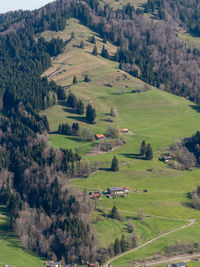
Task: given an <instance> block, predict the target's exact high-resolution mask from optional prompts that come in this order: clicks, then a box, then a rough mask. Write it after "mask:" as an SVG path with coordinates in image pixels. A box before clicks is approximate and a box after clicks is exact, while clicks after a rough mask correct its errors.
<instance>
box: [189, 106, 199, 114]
mask: <svg viewBox="0 0 200 267" xmlns="http://www.w3.org/2000/svg"><path fill="white" fill-rule="evenodd" d="M189 107H190V108H191V109H194V110H195V111H196V112H198V113H200V105H189Z"/></svg>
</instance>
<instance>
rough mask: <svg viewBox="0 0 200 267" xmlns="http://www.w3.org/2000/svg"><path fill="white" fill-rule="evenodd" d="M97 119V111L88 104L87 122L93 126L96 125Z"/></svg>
mask: <svg viewBox="0 0 200 267" xmlns="http://www.w3.org/2000/svg"><path fill="white" fill-rule="evenodd" d="M95 119H96V110H95V108H93V107H92V106H91V105H90V104H88V105H87V108H86V120H87V121H88V122H89V123H91V124H93V123H95Z"/></svg>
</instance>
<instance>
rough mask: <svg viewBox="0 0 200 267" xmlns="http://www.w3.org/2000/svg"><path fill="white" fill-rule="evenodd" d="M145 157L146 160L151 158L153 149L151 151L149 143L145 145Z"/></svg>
mask: <svg viewBox="0 0 200 267" xmlns="http://www.w3.org/2000/svg"><path fill="white" fill-rule="evenodd" d="M146 159H147V160H151V159H153V151H152V148H151V145H150V144H148V145H147V151H146Z"/></svg>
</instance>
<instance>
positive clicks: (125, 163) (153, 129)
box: [43, 19, 200, 266]
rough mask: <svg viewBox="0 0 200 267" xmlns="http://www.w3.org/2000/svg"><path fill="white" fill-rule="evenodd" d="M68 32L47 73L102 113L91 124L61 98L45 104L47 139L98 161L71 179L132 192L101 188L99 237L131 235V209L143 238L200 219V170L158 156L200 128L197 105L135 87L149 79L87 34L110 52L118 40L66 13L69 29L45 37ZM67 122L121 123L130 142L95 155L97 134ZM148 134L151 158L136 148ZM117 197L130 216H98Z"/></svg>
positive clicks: (101, 126) (195, 229) (189, 233)
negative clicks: (199, 193)
mask: <svg viewBox="0 0 200 267" xmlns="http://www.w3.org/2000/svg"><path fill="white" fill-rule="evenodd" d="M71 32H74V35H75V38H74V39H72V40H71V41H70V42H69V43H68V44H67V45H66V47H65V51H64V54H62V55H59V56H58V57H56V58H54V59H53V64H52V67H51V68H50V69H48V70H47V71H46V73H45V75H47V76H48V78H49V79H53V80H55V81H56V82H57V83H58V84H60V85H62V86H65V88H66V92H67V93H68V92H69V91H71V92H72V93H74V94H75V95H76V96H77V97H78V98H80V99H81V100H83V102H84V104H85V105H87V104H88V103H91V104H92V105H93V106H94V107H95V108H96V111H97V121H96V124H94V125H90V124H88V123H87V122H86V120H85V115H77V114H75V113H74V111H73V110H72V109H71V108H68V107H67V106H66V105H64V103H59V104H57V105H55V106H53V107H50V108H49V109H47V110H46V111H45V112H44V113H45V114H46V115H47V117H48V120H49V123H50V134H49V141H50V143H51V144H52V145H53V146H54V147H58V148H71V149H73V150H74V151H76V152H78V153H79V154H81V156H85V157H87V159H88V160H89V161H99V162H100V167H101V169H100V171H99V172H97V173H95V174H93V175H91V177H89V178H80V179H74V180H71V181H70V184H71V186H75V187H77V188H78V189H88V190H102V191H103V190H107V188H108V187H116V186H130V187H131V192H130V193H129V194H128V195H127V196H126V197H123V198H122V197H117V198H113V199H108V198H106V197H105V196H103V197H101V199H100V200H98V201H97V202H96V206H97V214H96V212H95V214H94V218H93V226H94V228H95V229H96V232H97V236H98V239H99V245H100V246H101V247H108V245H109V244H110V242H114V240H115V238H116V237H118V238H120V237H121V236H122V234H124V235H125V236H128V233H127V227H126V225H127V223H128V220H129V219H127V217H128V218H129V217H131V220H132V221H133V222H134V224H135V225H136V229H137V230H136V231H137V235H138V238H139V240H138V242H139V244H142V243H144V242H145V241H148V240H150V239H152V238H154V237H156V236H158V235H159V234H161V233H166V232H167V231H169V230H173V229H176V228H178V227H179V226H181V225H184V224H187V223H188V222H186V221H185V220H191V219H195V220H199V219H200V213H199V211H198V210H195V209H192V208H191V207H190V199H189V198H188V193H189V192H192V191H193V190H194V189H195V188H196V186H197V185H198V184H199V183H200V180H199V177H200V170H199V169H194V170H193V171H180V170H174V169H170V168H169V167H167V166H166V165H165V164H164V163H163V162H161V161H159V157H160V154H161V153H163V152H164V151H166V148H168V147H169V146H170V145H172V144H174V143H175V142H178V141H179V140H181V138H184V137H187V136H191V135H193V134H195V132H196V131H197V130H199V125H200V114H199V111H200V107H199V106H198V105H195V104H194V103H192V102H190V101H188V100H186V99H184V98H181V97H178V96H174V95H171V94H169V93H167V92H163V91H160V90H158V89H156V88H153V87H149V88H148V89H149V90H148V91H145V92H142V93H133V92H132V91H133V90H135V89H140V90H143V89H144V88H145V87H146V85H145V83H144V82H142V81H141V80H139V79H136V78H134V77H132V76H130V75H128V74H127V73H125V72H123V71H121V70H120V69H119V66H118V63H116V62H115V61H112V60H108V59H104V58H102V57H101V56H100V55H98V56H94V55H92V53H91V52H92V50H93V47H94V44H91V42H90V41H89V37H91V36H92V35H93V34H94V35H95V37H96V42H97V43H96V45H97V50H98V52H99V53H100V52H101V49H102V46H103V45H105V47H106V48H107V49H108V51H109V54H110V55H111V57H112V56H113V55H114V53H115V52H116V51H117V47H115V46H113V45H112V44H110V43H107V44H103V42H102V40H101V38H99V36H98V35H97V34H96V33H94V32H92V31H91V30H89V29H88V28H86V27H84V26H83V25H81V24H80V23H79V22H78V21H77V20H75V19H70V20H68V22H67V27H66V29H65V30H64V31H62V32H59V33H53V32H45V33H44V34H43V36H44V37H45V38H46V39H48V40H49V39H50V38H51V37H56V36H59V37H61V38H63V40H64V41H66V40H69V39H70V36H71ZM81 40H84V43H85V47H84V49H81V48H80V47H79V46H80V42H81ZM85 74H88V76H89V77H90V78H91V81H90V82H89V83H86V82H84V81H83V79H84V75H85ZM74 75H76V77H77V79H78V83H77V84H72V80H73V76H74ZM112 107H114V108H116V109H117V111H118V116H117V117H116V118H114V120H113V122H108V121H107V120H106V118H107V116H108V114H109V112H110V109H111V108H112ZM66 122H68V123H69V124H72V123H73V122H79V124H80V127H81V128H82V127H86V128H89V129H91V131H92V132H93V134H97V133H103V134H104V133H105V132H106V128H107V127H108V126H109V125H113V126H115V127H116V128H118V129H121V128H128V129H129V133H128V134H121V138H123V139H124V140H125V141H126V144H125V145H123V146H121V147H119V148H117V149H115V150H113V151H111V152H109V153H104V154H98V155H94V156H92V157H91V156H87V153H88V152H90V151H91V150H92V149H93V148H94V146H95V145H96V143H97V141H95V142H89V141H87V142H86V141H82V140H80V139H79V138H78V137H71V136H65V135H59V134H58V133H57V129H58V126H59V124H61V123H66ZM143 139H144V140H146V142H147V143H150V144H151V145H152V148H153V151H154V159H153V160H151V161H147V160H144V159H142V158H141V157H140V155H139V147H140V144H141V142H142V140H143ZM114 155H116V156H117V158H118V160H119V164H120V170H119V171H118V172H111V171H110V165H111V160H112V158H113V156H114ZM114 205H115V206H116V207H117V208H118V210H119V211H120V213H122V214H123V215H124V216H125V220H124V221H123V222H119V221H118V220H113V219H111V218H104V217H103V216H102V218H101V219H100V220H96V219H95V218H96V217H98V216H101V211H102V210H104V211H106V212H107V213H108V215H109V211H110V210H111V208H112V207H113V206H114ZM139 209H142V210H143V212H144V214H145V215H146V216H148V217H145V222H144V223H143V222H140V221H138V220H137V213H138V210H139ZM98 211H99V213H98ZM149 216H155V217H149ZM156 216H158V217H156ZM159 216H161V217H162V218H160V217H159ZM176 219H178V220H176ZM199 229H200V227H199V223H197V222H195V223H194V224H193V225H192V226H190V227H188V228H187V229H184V230H181V231H177V232H176V233H174V234H171V235H169V236H166V237H163V238H160V239H159V240H157V241H155V242H153V243H152V244H149V245H148V246H146V247H145V248H144V249H141V250H138V251H136V252H134V253H130V254H128V255H127V256H124V257H121V258H120V259H118V260H117V261H116V262H115V263H114V264H115V265H114V266H116V265H119V264H123V263H126V264H127V263H128V262H131V261H134V260H135V259H144V258H145V257H149V256H152V255H154V254H160V253H161V254H162V253H163V252H162V251H163V250H164V248H165V247H166V246H167V245H169V244H173V243H174V242H175V241H176V240H183V241H184V240H187V241H191V242H195V241H198V236H199V231H200V230H199ZM126 266H128V265H126Z"/></svg>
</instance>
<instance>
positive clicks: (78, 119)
mask: <svg viewBox="0 0 200 267" xmlns="http://www.w3.org/2000/svg"><path fill="white" fill-rule="evenodd" d="M67 118H68V119H73V120H76V121H81V122H85V123H88V121H87V120H86V118H85V117H79V116H67ZM88 124H89V123H88Z"/></svg>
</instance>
